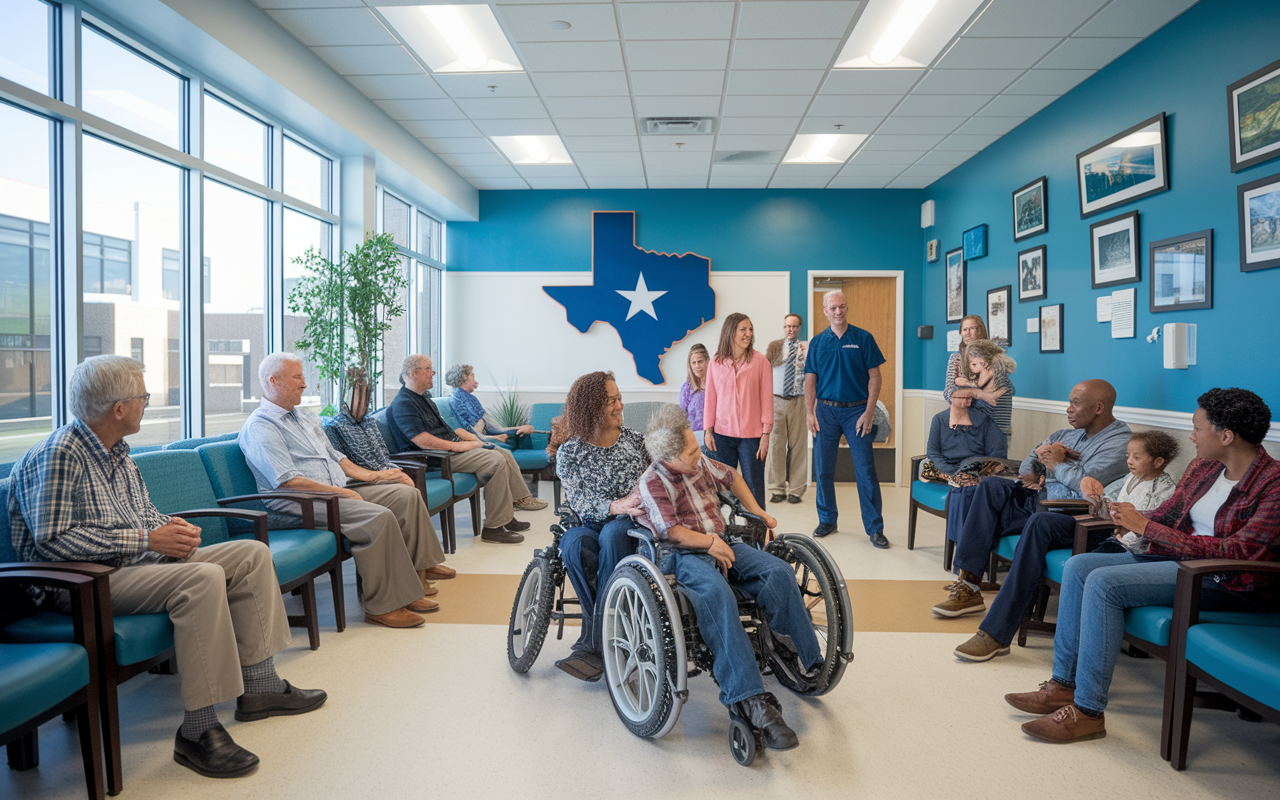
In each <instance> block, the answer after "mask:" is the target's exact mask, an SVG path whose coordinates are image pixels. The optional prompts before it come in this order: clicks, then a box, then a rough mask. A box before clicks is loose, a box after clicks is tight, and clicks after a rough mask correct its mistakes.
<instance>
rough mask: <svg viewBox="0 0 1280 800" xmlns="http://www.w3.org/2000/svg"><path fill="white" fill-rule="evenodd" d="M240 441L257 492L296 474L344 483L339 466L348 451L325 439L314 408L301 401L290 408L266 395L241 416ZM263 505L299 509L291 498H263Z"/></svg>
mask: <svg viewBox="0 0 1280 800" xmlns="http://www.w3.org/2000/svg"><path fill="white" fill-rule="evenodd" d="M238 442H239V444H240V450H241V452H243V453H244V460H245V461H247V462H248V463H249V469H250V470H251V471H252V472H253V477H254V480H256V481H257V483H258V491H260V492H265V491H270V490H271V489H278V488H280V486H281V485H282V484H284V483H287V482H289V481H291V480H293V479H294V478H299V477H301V478H308V479H310V480H313V481H316V482H317V483H323V484H325V485H327V486H346V485H347V474H346V473H345V472H343V471H342V467H341V466H339V464H340V463H341V462H342V460H343V459H345V458H346V456H344V455H343V454H342V453H339V452H338V451H337V450H334V449H333V445H331V444H329V437H327V436H325V433H324V428H323V427H322V426H321V425H320V418H319V417H317V416H316V415H315V412H312V411H308V410H307V409H305V408H303V407H301V406H298V407H296V408H294V409H293V410H292V411H290V410H288V409H285V408H281V407H280V406H278V405H276V404H275V403H273V402H271V401H270V400H268V399H266V398H265V397H264V398H263V399H262V401H261V403H259V404H258V407H257V408H256V409H254V412H253V413H252V414H250V415H249V418H248V419H247V420H245V423H244V427H243V428H241V429H240V436H239V439H238ZM264 505H265V506H266V507H267V510H269V511H274V512H276V513H277V514H288V513H291V512H293V511H294V510H296V509H297V503H296V502H294V501H290V500H267V501H265V503H264ZM273 522H274V521H273Z"/></svg>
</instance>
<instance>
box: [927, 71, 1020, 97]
mask: <svg viewBox="0 0 1280 800" xmlns="http://www.w3.org/2000/svg"><path fill="white" fill-rule="evenodd" d="M1022 72H1023V71H1022V70H1020V69H933V70H929V74H928V75H925V76H924V80H922V81H920V85H919V86H917V87H916V89H915V91H916V92H917V93H918V94H985V95H993V94H1000V92H1001V91H1003V90H1004V88H1005V87H1006V86H1008V85H1009V84H1010V83H1012V82H1013V81H1014V80H1015V79H1016V78H1017V77H1018V76H1019V75H1021V74H1022Z"/></svg>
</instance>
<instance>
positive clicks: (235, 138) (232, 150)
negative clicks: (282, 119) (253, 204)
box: [204, 92, 271, 184]
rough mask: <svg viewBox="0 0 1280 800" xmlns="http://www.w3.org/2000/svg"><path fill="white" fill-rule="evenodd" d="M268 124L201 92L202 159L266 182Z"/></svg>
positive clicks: (268, 148)
mask: <svg viewBox="0 0 1280 800" xmlns="http://www.w3.org/2000/svg"><path fill="white" fill-rule="evenodd" d="M270 148H271V128H270V127H269V126H267V125H264V124H262V123H261V122H259V121H258V120H257V119H255V118H254V117H251V116H249V115H248V114H246V113H244V112H243V111H241V110H240V109H238V108H235V107H233V106H231V105H229V104H227V103H225V102H223V101H222V100H221V99H219V98H217V97H215V96H213V95H212V94H209V93H208V92H206V93H205V95H204V160H205V161H208V162H209V163H210V164H215V165H217V166H219V167H222V168H223V169H226V170H229V171H231V172H234V173H235V174H237V175H240V176H241V177H244V178H248V179H249V180H251V181H254V182H255V183H263V184H265V183H267V180H268V176H267V166H268V163H269V159H268V158H267V154H268V153H269V152H270Z"/></svg>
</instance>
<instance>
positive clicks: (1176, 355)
mask: <svg viewBox="0 0 1280 800" xmlns="http://www.w3.org/2000/svg"><path fill="white" fill-rule="evenodd" d="M1195 363H1196V326H1195V324H1194V323H1187V322H1170V323H1168V324H1167V325H1165V326H1164V368H1165V369H1186V368H1187V367H1189V366H1194V365H1195Z"/></svg>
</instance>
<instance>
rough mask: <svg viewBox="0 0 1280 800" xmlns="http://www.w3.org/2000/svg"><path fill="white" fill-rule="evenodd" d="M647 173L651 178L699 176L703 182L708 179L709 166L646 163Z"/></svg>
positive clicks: (645, 170)
mask: <svg viewBox="0 0 1280 800" xmlns="http://www.w3.org/2000/svg"><path fill="white" fill-rule="evenodd" d="M644 172H645V175H647V176H648V177H649V180H653V179H654V178H698V179H699V180H701V181H702V182H703V183H706V181H707V168H706V167H705V166H703V167H696V166H695V167H681V166H672V165H671V164H645V165H644Z"/></svg>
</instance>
